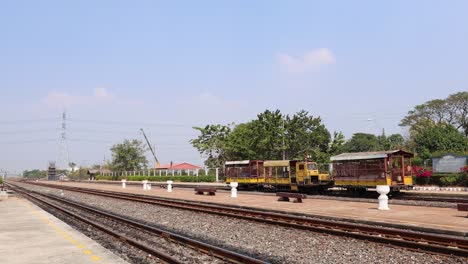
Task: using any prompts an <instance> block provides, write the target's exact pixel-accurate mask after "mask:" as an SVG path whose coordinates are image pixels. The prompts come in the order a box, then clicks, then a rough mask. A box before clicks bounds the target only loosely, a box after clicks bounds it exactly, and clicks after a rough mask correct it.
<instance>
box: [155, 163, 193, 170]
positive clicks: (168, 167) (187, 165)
mask: <svg viewBox="0 0 468 264" xmlns="http://www.w3.org/2000/svg"><path fill="white" fill-rule="evenodd" d="M156 169H158V170H199V169H201V167H199V166H196V165H193V164H190V163H187V162H183V163H173V164H172V166H171V164H164V165H160V166H158V167H156Z"/></svg>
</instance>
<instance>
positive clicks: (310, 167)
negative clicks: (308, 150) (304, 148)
mask: <svg viewBox="0 0 468 264" xmlns="http://www.w3.org/2000/svg"><path fill="white" fill-rule="evenodd" d="M307 169H308V170H317V164H313V163H309V164H307Z"/></svg>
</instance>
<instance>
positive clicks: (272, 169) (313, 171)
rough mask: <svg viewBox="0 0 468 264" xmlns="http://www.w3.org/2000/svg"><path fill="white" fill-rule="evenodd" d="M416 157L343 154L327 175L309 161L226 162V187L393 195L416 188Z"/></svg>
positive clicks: (407, 154)
mask: <svg viewBox="0 0 468 264" xmlns="http://www.w3.org/2000/svg"><path fill="white" fill-rule="evenodd" d="M413 157H414V154H412V153H410V152H406V151H403V150H399V149H398V150H390V151H375V152H353V153H342V154H339V155H336V156H332V157H331V158H330V163H329V169H328V172H327V173H321V172H320V171H319V169H318V164H317V163H316V162H313V161H308V160H241V161H226V163H225V176H226V183H227V184H229V183H231V182H237V183H238V186H239V187H238V188H239V189H257V190H260V191H291V192H301V193H314V192H319V193H320V192H323V191H325V190H327V189H329V188H332V187H341V188H343V189H346V190H348V191H357V192H362V191H366V190H367V189H369V188H375V187H376V186H377V185H388V186H389V187H390V190H391V192H398V191H400V190H403V189H404V190H408V189H412V187H413V169H412V159H413Z"/></svg>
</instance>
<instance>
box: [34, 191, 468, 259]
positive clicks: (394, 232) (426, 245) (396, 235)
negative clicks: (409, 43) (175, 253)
mask: <svg viewBox="0 0 468 264" xmlns="http://www.w3.org/2000/svg"><path fill="white" fill-rule="evenodd" d="M34 185H39V186H44V187H49V188H56V189H63V190H69V191H75V192H81V193H87V194H92V195H100V196H105V197H110V198H115V199H123V200H129V201H134V202H142V203H147V204H153V205H158V206H166V207H171V208H177V209H183V210H191V211H198V212H201V213H207V214H217V215H223V216H228V217H234V218H241V219H245V220H250V221H256V222H261V223H266V224H271V225H280V226H285V227H290V228H294V229H301V230H309V231H313V232H320V233H327V234H331V235H336V236H346V237H352V238H356V239H360V240H365V241H371V242H376V243H380V244H385V245H390V246H395V247H402V248H406V249H410V250H413V251H418V252H425V253H431V254H444V255H457V256H463V257H468V239H466V238H461V237H452V236H446V235H439V234H431V233H422V232H413V231H408V230H402V229H393V228H386V227H378V226H373V225H364V224H356V223H349V222H343V221H330V220H324V219H316V218H307V217H300V216H292V215H288V214H280V213H272V212H264V211H257V210H252V209H242V208H233V207H228V206H221V205H212V204H202V203H196V202H188V201H182V200H174V199H166V198H160V197H155V196H146V195H137V194H129V193H122V192H112V191H103V190H95V189H88V188H78V187H70V186H57V185H51V184H43V183H34Z"/></svg>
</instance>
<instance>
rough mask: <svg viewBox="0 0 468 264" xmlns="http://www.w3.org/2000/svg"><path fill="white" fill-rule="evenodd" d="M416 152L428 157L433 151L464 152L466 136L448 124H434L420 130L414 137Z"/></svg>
mask: <svg viewBox="0 0 468 264" xmlns="http://www.w3.org/2000/svg"><path fill="white" fill-rule="evenodd" d="M414 143H415V146H416V149H415V150H416V152H417V153H419V154H420V155H421V156H422V157H423V158H429V156H430V154H431V153H434V152H466V151H468V138H466V137H465V136H464V135H463V134H462V133H461V132H459V131H458V130H457V129H456V128H455V127H453V126H451V125H449V124H444V123H440V124H436V125H433V126H430V127H427V128H426V129H423V130H421V131H420V132H419V133H417V134H416V135H415V137H414Z"/></svg>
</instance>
